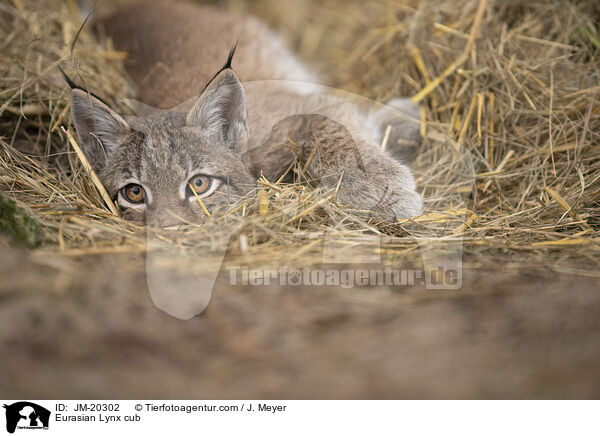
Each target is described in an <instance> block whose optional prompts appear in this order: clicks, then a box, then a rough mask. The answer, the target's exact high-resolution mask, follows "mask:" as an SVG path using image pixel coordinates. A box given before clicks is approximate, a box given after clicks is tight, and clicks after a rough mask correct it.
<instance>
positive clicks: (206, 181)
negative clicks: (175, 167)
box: [189, 174, 213, 195]
mask: <svg viewBox="0 0 600 436" xmlns="http://www.w3.org/2000/svg"><path fill="white" fill-rule="evenodd" d="M212 184H213V178H212V177H211V176H207V175H204V174H199V175H197V176H194V177H192V178H191V179H190V181H189V186H191V187H192V188H193V189H194V191H195V192H196V194H198V195H202V194H206V193H207V192H208V191H209V190H210V188H211V187H212ZM190 194H192V192H190Z"/></svg>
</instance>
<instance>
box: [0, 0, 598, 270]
mask: <svg viewBox="0 0 600 436" xmlns="http://www.w3.org/2000/svg"><path fill="white" fill-rule="evenodd" d="M73 3H74V2H66V3H65V2H61V1H58V0H46V1H34V0H12V1H11V2H9V3H8V4H4V5H2V6H0V31H1V32H2V34H4V35H6V37H5V38H4V41H3V42H2V43H0V68H1V69H2V72H3V74H2V75H1V76H0V126H1V130H0V132H1V137H0V189H1V192H2V194H1V195H2V197H3V198H4V199H5V200H6V199H11V200H14V201H15V202H16V203H17V206H18V207H19V208H20V211H21V212H23V213H26V214H27V216H29V217H31V218H32V219H34V220H35V221H37V222H39V225H40V228H41V239H40V240H41V248H39V249H38V250H43V251H44V252H61V253H63V254H64V255H77V256H78V255H84V254H95V253H123V252H125V253H127V252H140V251H141V252H143V251H145V250H146V249H147V246H146V231H145V229H143V228H140V227H137V226H135V225H133V224H130V223H127V222H125V221H123V220H122V219H120V218H119V217H117V216H115V215H114V214H113V213H111V211H110V209H109V207H108V206H107V204H106V203H105V201H104V200H103V198H102V196H101V195H100V192H99V190H98V188H97V186H96V185H95V184H94V183H93V181H92V180H91V179H90V177H89V176H88V174H87V173H86V171H85V170H84V167H83V166H82V164H81V162H80V161H79V160H78V158H77V156H76V153H75V152H74V149H73V147H74V145H73V144H72V143H70V142H69V139H68V137H67V134H66V133H65V130H63V128H64V129H67V128H70V127H69V126H70V120H69V112H68V110H69V107H68V89H67V86H66V85H65V84H64V83H63V82H62V80H61V79H60V76H59V74H58V70H57V68H56V67H57V65H59V64H60V65H64V66H66V67H67V68H68V69H69V71H71V72H74V73H76V77H78V79H79V80H80V82H82V83H85V85H86V86H88V87H89V88H90V89H91V90H93V91H94V92H95V93H96V94H98V95H99V96H100V97H102V98H104V99H106V100H107V101H109V102H110V103H112V104H113V105H114V106H115V107H120V108H121V109H123V110H126V108H124V107H122V106H119V100H120V99H121V98H127V97H132V96H133V91H132V86H131V84H129V83H128V82H127V79H126V78H125V75H124V70H123V68H122V63H121V62H122V59H123V56H124V55H125V54H123V53H118V52H115V51H114V50H112V49H111V47H103V46H100V45H99V44H97V43H96V42H95V41H94V39H93V38H92V36H91V35H89V34H88V32H87V31H86V30H83V31H82V32H81V34H80V35H79V38H78V41H77V44H76V45H75V47H74V48H72V47H71V45H72V42H73V40H74V38H75V35H76V34H77V31H78V28H79V26H80V24H81V19H80V18H79V14H78V12H77V10H76V8H75V7H74V6H73ZM228 7H230V8H231V9H234V10H243V11H250V12H253V13H255V14H257V15H258V16H260V17H262V18H263V19H265V20H266V21H268V22H269V23H270V24H271V25H273V26H274V27H276V28H278V29H279V30H281V31H282V32H283V33H284V34H285V35H286V36H287V37H288V39H289V40H290V41H291V42H292V43H293V45H295V46H296V48H297V49H298V51H299V53H300V54H301V55H302V56H303V57H305V58H306V59H308V60H310V61H314V62H317V63H322V64H323V65H326V67H325V68H324V70H325V74H326V76H327V77H328V78H329V79H328V82H327V84H331V85H335V86H338V87H340V88H343V89H346V90H349V91H352V92H356V93H357V94H361V95H364V96H367V97H370V98H373V99H377V100H379V101H386V100H387V99H389V98H392V97H397V96H401V95H410V96H414V100H415V101H419V102H421V103H422V104H423V107H424V110H423V116H422V129H421V130H422V132H423V133H424V134H425V140H424V141H423V144H422V146H421V149H420V151H419V154H418V157H417V159H416V162H415V163H414V164H413V167H414V171H415V175H416V177H417V185H418V187H419V189H420V190H421V191H422V193H423V196H424V198H425V209H426V210H425V213H426V215H425V216H424V217H420V218H417V219H414V220H410V221H404V222H401V223H396V224H393V225H389V224H388V225H386V224H382V223H376V222H372V221H369V217H368V214H366V213H364V212H361V211H349V210H346V209H344V208H343V207H340V206H339V205H337V204H336V203H335V201H334V200H333V199H332V198H331V195H330V194H331V193H324V192H320V191H318V190H313V189H311V188H309V187H307V186H306V185H304V184H296V185H284V184H281V183H277V181H273V180H271V181H267V180H262V181H261V183H260V186H261V189H260V190H259V192H262V193H258V192H257V193H252V195H250V196H249V197H248V198H247V199H246V200H245V201H244V202H243V204H242V206H240V207H238V208H236V209H235V210H234V211H232V213H231V214H229V215H228V216H227V218H226V219H225V220H226V221H229V222H231V223H232V224H234V225H238V224H239V225H240V226H242V229H241V230H240V231H239V232H236V237H235V238H234V241H233V243H232V244H231V246H230V252H231V255H232V256H233V257H234V258H235V257H239V256H241V257H242V258H243V259H244V261H245V262H253V263H265V264H267V263H273V262H285V263H289V262H290V261H293V262H295V263H296V264H297V263H300V264H310V263H311V262H319V261H321V259H322V256H321V254H320V253H321V251H322V246H323V242H324V241H325V240H326V239H330V238H331V237H332V236H333V237H334V238H335V239H337V240H339V241H343V242H344V243H345V244H346V246H347V247H349V248H350V249H351V250H354V251H355V252H357V251H358V248H359V247H361V246H365V247H370V245H369V244H371V243H372V236H370V235H379V236H385V240H384V245H383V246H382V247H380V248H378V249H377V250H378V251H379V252H380V253H383V254H385V256H384V258H385V260H390V261H392V260H393V259H398V258H399V257H407V256H413V257H414V258H415V259H417V258H418V255H419V250H418V244H417V242H416V241H415V238H414V236H428V235H432V234H435V235H438V236H439V235H442V236H444V237H445V239H446V240H447V241H448V243H449V244H455V243H464V246H465V252H466V253H467V254H469V255H470V256H471V258H472V259H475V260H476V259H477V256H501V255H502V256H506V258H507V259H510V260H518V259H519V258H521V257H522V258H525V259H527V262H529V263H531V264H550V265H553V266H554V267H555V268H557V269H561V268H562V269H566V268H568V269H569V270H571V271H573V270H576V271H577V272H582V273H585V274H595V273H594V270H595V269H597V268H598V261H597V258H598V253H599V252H600V102H599V100H600V86H599V85H600V28H599V27H600V24H599V23H600V5H599V4H598V3H597V1H596V0H587V1H578V2H573V3H569V2H552V1H549V0H548V1H541V2H528V1H526V0H511V1H508V2H505V1H493V0H487V1H486V0H460V1H452V2H449V1H420V2H418V1H409V0H407V1H392V0H389V1H383V0H382V1H375V2H369V4H368V6H365V5H364V4H363V3H362V2H351V3H348V2H344V1H341V0H319V1H318V2H317V1H309V2H306V1H302V2H301V1H298V0H296V1H292V2H277V1H274V0H261V1H258V2H253V3H245V2H240V1H234V0H232V1H230V2H229V3H228ZM71 129H72V128H71ZM75 147H76V145H75ZM465 157H467V159H466V158H465ZM465 159H466V160H465ZM471 164H472V166H471ZM471 168H472V170H471ZM469 171H474V173H473V174H471V173H470V172H469ZM471 176H473V177H471ZM5 200H2V201H3V202H4V201H5ZM261 204H262V207H261ZM2 207H4V206H2ZM465 220H466V222H465ZM221 224H222V223H206V224H201V225H191V226H190V229H189V231H186V232H181V231H179V232H176V233H168V232H165V233H164V235H163V237H161V240H162V241H163V242H164V243H168V244H174V245H175V246H177V247H195V248H197V247H198V246H200V245H202V244H204V245H206V246H210V244H211V241H207V238H206V237H205V235H206V234H207V232H208V231H210V232H211V234H214V233H215V232H218V231H219V228H220V225H221ZM34 240H37V239H34ZM213 243H214V241H213ZM367 251H368V250H367ZM567 260H570V262H566V261H567ZM565 262H566V263H565ZM561 264H562V266H561ZM565 265H566V266H565Z"/></svg>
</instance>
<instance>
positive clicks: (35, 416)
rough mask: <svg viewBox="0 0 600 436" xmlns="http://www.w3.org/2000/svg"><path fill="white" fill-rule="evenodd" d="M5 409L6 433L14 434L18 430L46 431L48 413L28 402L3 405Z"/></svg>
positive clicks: (48, 419)
mask: <svg viewBox="0 0 600 436" xmlns="http://www.w3.org/2000/svg"><path fill="white" fill-rule="evenodd" d="M4 408H5V409H6V431H8V432H9V433H14V432H15V430H16V429H17V428H19V429H47V428H48V424H49V422H50V411H49V410H48V409H46V408H44V407H42V406H39V405H37V404H35V403H31V402H29V401H19V402H17V403H13V404H11V405H6V404H5V405H4Z"/></svg>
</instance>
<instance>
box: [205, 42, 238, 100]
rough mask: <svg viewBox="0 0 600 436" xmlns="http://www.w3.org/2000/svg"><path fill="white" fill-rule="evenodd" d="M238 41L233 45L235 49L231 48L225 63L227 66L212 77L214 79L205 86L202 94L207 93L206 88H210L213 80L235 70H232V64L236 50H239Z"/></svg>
mask: <svg viewBox="0 0 600 436" xmlns="http://www.w3.org/2000/svg"><path fill="white" fill-rule="evenodd" d="M238 41H239V40H236V41H235V44H233V47H231V50H229V55H228V56H227V62H225V65H223V66H222V67H221V69H220V70H219V71H217V72H216V73H215V75H214V76H212V79H210V80H209V81H208V83H207V84H206V85H204V88H202V92H204V91H206V88H208V86H209V85H210V84H211V83H212V82H213V80H215V79H216V77H217V76H218V75H219V74H221V73H222V72H223V71H225V70H232V69H233V68H231V62H232V61H233V55H234V54H235V49H236V48H237V45H238Z"/></svg>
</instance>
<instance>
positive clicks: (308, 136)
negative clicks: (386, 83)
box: [71, 2, 421, 225]
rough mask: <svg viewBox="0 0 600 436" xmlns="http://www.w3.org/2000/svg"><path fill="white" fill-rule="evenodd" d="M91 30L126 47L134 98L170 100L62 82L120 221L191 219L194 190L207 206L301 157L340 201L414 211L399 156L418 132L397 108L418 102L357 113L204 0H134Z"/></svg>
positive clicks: (277, 47)
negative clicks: (129, 110)
mask: <svg viewBox="0 0 600 436" xmlns="http://www.w3.org/2000/svg"><path fill="white" fill-rule="evenodd" d="M94 27H95V29H97V31H98V33H99V34H100V35H106V36H109V37H111V38H112V39H113V42H114V45H115V47H116V48H117V49H119V50H125V51H127V52H128V53H129V59H128V63H127V68H128V71H129V73H130V74H131V76H132V77H133V79H134V80H135V81H136V82H137V84H138V85H139V99H140V100H141V101H142V102H144V103H145V104H147V105H148V106H151V107H154V108H160V109H170V110H164V111H158V110H153V111H146V112H145V115H144V116H138V117H122V116H120V115H118V114H117V113H116V112H115V111H114V110H112V109H111V108H110V107H108V106H107V105H106V104H105V103H103V102H102V101H101V100H100V99H97V98H96V97H94V96H93V95H92V94H90V93H88V92H87V91H85V90H83V89H80V88H78V87H73V89H72V96H71V112H72V117H73V120H74V124H75V127H76V129H77V133H78V135H79V139H80V142H81V144H82V147H83V148H84V152H85V153H86V155H87V157H88V159H89V160H90V162H91V163H92V165H93V166H94V168H95V169H96V171H97V172H98V174H99V176H100V179H101V180H102V182H103V183H104V185H105V186H106V188H107V190H108V192H109V194H110V195H111V196H112V197H113V198H114V199H115V200H117V201H118V204H119V205H120V207H121V211H122V213H123V215H124V216H125V217H126V218H129V219H133V220H137V221H146V222H148V223H153V224H158V225H171V224H175V223H177V222H180V221H182V220H183V221H185V220H187V221H197V220H199V219H201V218H202V216H203V215H204V212H203V209H202V208H201V206H200V204H199V202H198V201H197V197H200V198H201V199H202V202H203V204H204V205H205V206H206V208H207V209H208V210H210V211H211V212H215V211H219V210H223V211H224V210H226V209H228V208H229V207H230V205H231V204H232V203H233V202H235V201H236V200H238V199H239V198H240V197H241V196H243V195H244V194H246V193H247V192H248V191H250V190H252V189H254V188H255V187H256V180H257V178H258V177H259V176H260V175H261V174H263V175H264V176H265V177H267V178H269V179H271V180H274V179H276V178H278V177H279V176H280V175H281V174H283V173H284V172H285V170H286V169H287V168H288V166H289V165H290V164H291V163H292V162H293V160H294V159H295V158H297V159H299V160H300V161H301V162H308V161H310V163H309V165H308V167H307V171H308V173H309V174H310V176H311V177H312V178H314V179H315V181H316V182H318V183H319V184H320V185H321V186H323V188H324V189H332V188H336V187H337V188H338V191H337V194H336V199H337V201H338V203H340V204H342V205H349V206H351V207H353V208H355V209H367V210H372V211H373V212H374V213H378V214H381V215H383V216H385V217H386V218H387V219H390V220H393V219H396V218H402V217H409V216H413V215H417V214H419V212H420V210H421V198H420V196H419V195H418V194H417V193H416V191H415V184H414V180H413V177H412V175H411V173H410V171H409V169H408V168H407V167H406V166H405V165H404V164H403V163H401V162H400V161H399V160H398V156H400V155H401V154H402V147H405V144H406V142H407V141H413V142H415V141H416V140H418V123H415V122H411V121H410V119H409V117H414V116H418V108H417V107H415V106H414V105H412V104H411V103H410V102H409V101H407V100H400V99H398V100H394V101H393V102H391V103H390V105H392V106H393V107H395V108H396V109H398V110H399V111H400V112H397V113H396V115H390V112H389V110H388V111H386V110H383V109H382V110H378V111H371V112H370V113H365V112H363V111H362V110H361V109H360V108H359V107H358V106H357V105H355V104H353V103H352V102H348V101H345V100H344V99H341V98H340V97H339V96H336V94H335V93H333V92H330V91H329V90H328V89H327V88H325V87H322V86H318V85H309V84H308V83H311V82H312V83H315V82H316V81H317V78H316V76H315V75H314V74H312V73H311V72H310V71H309V70H308V69H307V68H306V67H304V66H303V65H302V64H301V63H300V62H299V61H298V60H297V59H296V58H295V57H294V56H293V55H292V54H291V53H290V52H289V51H288V50H287V49H286V48H285V47H284V45H283V44H282V42H281V41H280V39H279V38H278V37H277V36H276V35H275V34H274V33H273V32H271V31H270V30H268V29H267V28H266V27H265V26H264V25H262V24H261V23H259V22H258V21H256V20H255V19H252V18H250V17H246V16H240V15H235V14H231V13H226V12H222V11H219V10H216V9H212V8H209V7H198V6H194V5H192V4H187V3H174V2H151V3H138V4H134V5H131V6H128V7H125V8H123V9H119V10H118V11H116V12H115V13H113V14H112V15H110V16H108V17H105V18H103V19H100V20H98V21H96V23H95V25H94ZM236 41H238V43H237V50H236V51H235V57H234V60H233V69H232V68H231V56H230V58H229V60H228V62H227V64H226V65H225V67H223V68H221V70H219V68H220V67H221V65H223V62H224V60H225V57H226V54H227V52H228V51H229V50H230V49H231V47H233V46H234V45H235V44H236ZM231 54H233V52H232V53H231ZM234 71H235V72H234ZM215 73H216V74H215ZM238 77H239V78H238ZM242 83H243V84H242ZM198 95H199V96H198ZM401 113H404V114H405V115H408V117H407V116H404V117H398V116H397V115H398V114H401ZM388 126H390V127H389V128H388ZM386 129H387V130H388V135H387V139H388V141H387V143H388V147H387V149H386V150H385V151H383V150H382V149H381V147H380V145H379V144H380V143H381V141H382V137H383V134H384V132H385V131H386ZM403 144H404V145H403ZM315 147H318V148H317V149H316V151H314V148H315ZM313 151H314V152H313ZM192 189H193V190H194V191H195V192H193V191H192Z"/></svg>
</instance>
